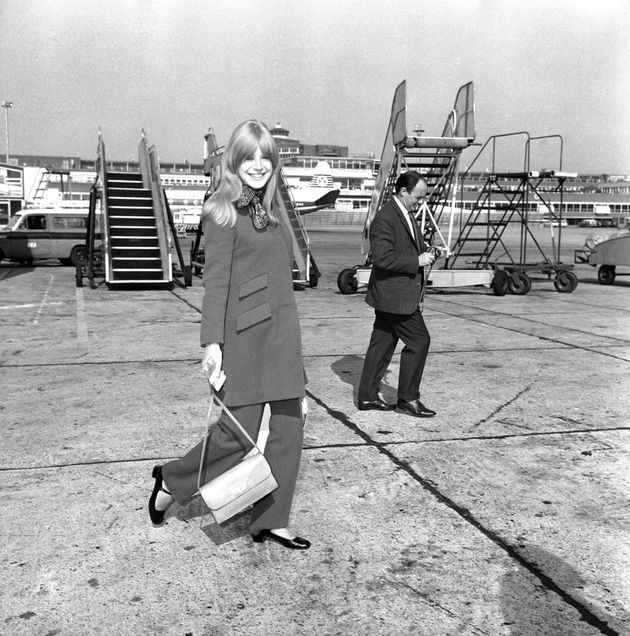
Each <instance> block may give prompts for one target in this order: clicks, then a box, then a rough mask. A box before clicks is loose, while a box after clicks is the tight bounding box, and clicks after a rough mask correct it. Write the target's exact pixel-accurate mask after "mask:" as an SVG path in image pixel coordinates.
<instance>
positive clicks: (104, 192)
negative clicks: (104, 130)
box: [77, 133, 191, 287]
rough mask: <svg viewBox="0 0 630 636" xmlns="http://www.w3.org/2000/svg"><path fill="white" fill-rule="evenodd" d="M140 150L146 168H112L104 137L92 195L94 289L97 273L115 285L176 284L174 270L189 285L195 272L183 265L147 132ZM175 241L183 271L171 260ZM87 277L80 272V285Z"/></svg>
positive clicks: (90, 233)
mask: <svg viewBox="0 0 630 636" xmlns="http://www.w3.org/2000/svg"><path fill="white" fill-rule="evenodd" d="M138 151H139V159H140V161H139V163H140V172H114V171H108V170H107V169H106V165H107V164H106V160H105V146H104V143H103V140H102V139H101V138H100V136H99V152H98V160H97V179H96V183H95V185H94V187H93V188H92V192H91V196H90V214H89V217H90V218H89V220H88V240H87V245H88V249H87V263H86V275H87V277H88V279H89V281H90V284H91V285H92V286H93V287H94V286H95V283H94V276H95V275H101V276H104V278H105V283H106V284H107V285H108V286H109V287H115V286H134V287H154V286H165V285H170V284H171V283H172V282H173V274H174V273H175V274H176V275H181V274H183V276H184V278H185V282H186V284H187V285H189V284H190V282H191V281H190V278H191V274H190V272H189V271H186V269H185V268H184V266H183V260H182V257H181V251H180V248H179V243H178V241H177V233H176V231H175V227H174V224H173V220H172V216H171V214H170V209H169V208H168V201H167V199H166V196H165V194H164V191H163V189H162V187H161V184H160V177H159V172H158V167H157V166H158V163H157V156H156V153H155V149H154V148H151V149H148V148H147V144H146V139H145V137H144V133H143V136H142V141H141V143H140V146H139V149H138ZM99 201H100V215H99V217H100V218H99V219H98V221H99V222H100V223H99V224H100V226H101V232H102V242H101V245H100V248H97V247H96V246H95V242H94V230H95V227H96V225H97V219H96V207H97V204H98V202H99ZM169 230H170V232H171V236H169ZM171 239H172V240H173V241H174V242H175V247H176V248H177V252H178V254H179V257H180V258H179V260H180V265H182V268H181V270H180V271H177V272H174V268H173V263H172V258H171V245H172V240H171ZM82 277H83V271H79V270H77V285H79V286H80V285H81V284H82Z"/></svg>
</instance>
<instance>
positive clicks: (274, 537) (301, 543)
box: [252, 530, 311, 550]
mask: <svg viewBox="0 0 630 636" xmlns="http://www.w3.org/2000/svg"><path fill="white" fill-rule="evenodd" d="M252 539H253V540H254V542H255V543H263V541H264V540H265V539H269V541H275V542H276V543H279V544H280V545H281V546H284V547H285V548H289V549H290V550H308V549H309V548H310V547H311V542H310V541H307V540H306V539H302V537H295V539H285V538H284V537H281V536H280V535H278V534H275V533H274V532H272V531H271V530H261V531H260V532H259V533H258V534H253V535H252Z"/></svg>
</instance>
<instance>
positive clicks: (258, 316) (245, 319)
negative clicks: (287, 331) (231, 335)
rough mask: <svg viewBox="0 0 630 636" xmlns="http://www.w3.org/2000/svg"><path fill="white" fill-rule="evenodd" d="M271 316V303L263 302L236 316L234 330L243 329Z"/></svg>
mask: <svg viewBox="0 0 630 636" xmlns="http://www.w3.org/2000/svg"><path fill="white" fill-rule="evenodd" d="M269 318H271V305H270V304H269V303H263V304H262V305H258V306H257V307H254V308H252V309H248V310H247V311H244V312H243V313H242V314H239V315H238V316H236V330H237V331H243V330H244V329H249V328H250V327H253V326H254V325H257V324H258V323H259V322H263V320H268V319H269Z"/></svg>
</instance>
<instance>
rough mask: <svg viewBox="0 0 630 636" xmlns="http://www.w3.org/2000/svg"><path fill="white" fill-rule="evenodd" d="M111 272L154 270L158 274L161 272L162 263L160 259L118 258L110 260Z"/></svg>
mask: <svg viewBox="0 0 630 636" xmlns="http://www.w3.org/2000/svg"><path fill="white" fill-rule="evenodd" d="M112 270H113V271H115V272H120V271H124V270H133V271H136V272H137V271H138V270H143V271H147V270H149V271H151V270H156V271H158V272H161V271H162V262H161V261H160V259H159V258H158V259H155V258H153V259H125V260H123V259H120V258H112Z"/></svg>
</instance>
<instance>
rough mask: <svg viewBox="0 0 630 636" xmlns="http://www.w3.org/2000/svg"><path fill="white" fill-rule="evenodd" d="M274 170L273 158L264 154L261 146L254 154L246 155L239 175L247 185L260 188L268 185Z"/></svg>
mask: <svg viewBox="0 0 630 636" xmlns="http://www.w3.org/2000/svg"><path fill="white" fill-rule="evenodd" d="M272 172H273V166H272V165H271V159H270V158H269V157H265V156H264V155H263V153H262V151H261V150H260V146H259V147H258V148H256V151H255V152H254V154H253V155H250V156H248V157H245V159H244V160H243V163H242V164H241V167H240V168H239V169H238V176H239V177H240V179H241V181H242V182H243V183H244V184H245V185H248V186H249V187H250V188H253V189H254V190H260V189H261V188H264V187H265V185H267V181H269V178H270V177H271V173H272Z"/></svg>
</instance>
